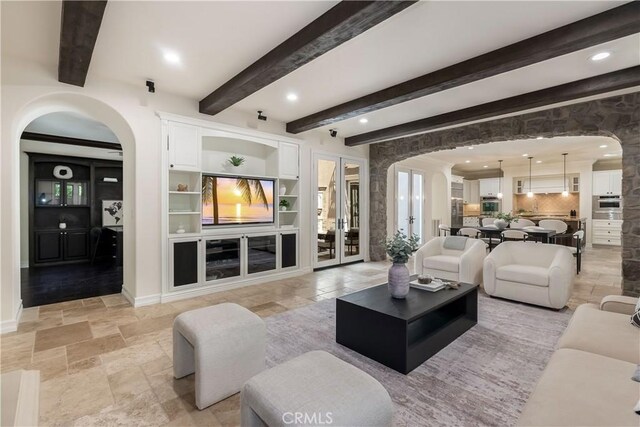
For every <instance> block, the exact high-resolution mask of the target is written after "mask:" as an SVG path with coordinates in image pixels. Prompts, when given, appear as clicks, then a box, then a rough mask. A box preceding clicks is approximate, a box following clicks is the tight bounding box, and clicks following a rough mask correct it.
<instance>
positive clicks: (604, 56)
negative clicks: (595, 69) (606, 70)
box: [591, 52, 611, 61]
mask: <svg viewBox="0 0 640 427" xmlns="http://www.w3.org/2000/svg"><path fill="white" fill-rule="evenodd" d="M610 56H611V52H598V53H596V54H595V55H592V56H591V60H592V61H602V60H603V59H607V58H608V57H610Z"/></svg>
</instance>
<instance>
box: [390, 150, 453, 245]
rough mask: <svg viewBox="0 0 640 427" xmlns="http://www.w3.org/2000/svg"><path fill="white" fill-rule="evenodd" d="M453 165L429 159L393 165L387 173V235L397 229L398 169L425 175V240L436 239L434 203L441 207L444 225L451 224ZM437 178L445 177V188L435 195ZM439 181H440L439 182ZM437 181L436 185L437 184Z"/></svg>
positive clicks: (422, 158) (437, 190)
mask: <svg viewBox="0 0 640 427" xmlns="http://www.w3.org/2000/svg"><path fill="white" fill-rule="evenodd" d="M451 166H452V165H451V164H449V163H445V162H441V161H439V160H435V159H427V158H424V157H418V158H414V159H407V160H403V161H401V162H398V163H395V164H393V165H392V166H391V167H390V168H389V170H388V171H387V235H389V236H391V235H393V233H394V232H395V227H396V225H395V224H396V218H395V216H396V197H397V195H396V189H397V186H396V172H397V169H398V168H404V169H412V170H415V171H419V172H421V173H422V174H423V177H424V182H423V188H424V204H425V205H424V210H423V212H424V221H423V230H424V232H425V233H424V240H425V241H428V240H429V239H431V238H432V237H434V235H433V233H432V232H431V220H432V219H434V209H433V205H434V203H437V204H438V205H439V208H440V209H437V210H436V211H435V212H437V211H438V210H439V211H440V213H439V215H441V216H442V218H440V219H441V220H442V223H443V224H450V223H451V203H450V200H451ZM435 176H444V178H445V181H446V182H445V183H443V185H444V188H437V187H436V189H435V191H436V193H437V194H434V188H433V185H432V184H433V181H434V177H435ZM437 181H439V180H437ZM437 181H436V183H437Z"/></svg>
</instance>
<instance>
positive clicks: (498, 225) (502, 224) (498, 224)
mask: <svg viewBox="0 0 640 427" xmlns="http://www.w3.org/2000/svg"><path fill="white" fill-rule="evenodd" d="M493 225H495V226H496V228H497V229H498V230H504V229H505V228H507V225H509V223H508V222H507V221H505V220H504V219H496V220H495V221H494V223H493Z"/></svg>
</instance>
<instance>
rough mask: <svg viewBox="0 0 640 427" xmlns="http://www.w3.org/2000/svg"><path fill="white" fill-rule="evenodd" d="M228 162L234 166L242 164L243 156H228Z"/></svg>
mask: <svg viewBox="0 0 640 427" xmlns="http://www.w3.org/2000/svg"><path fill="white" fill-rule="evenodd" d="M228 162H229V164H230V165H231V166H235V167H238V166H242V164H243V163H244V157H240V156H231V157H229V160H228Z"/></svg>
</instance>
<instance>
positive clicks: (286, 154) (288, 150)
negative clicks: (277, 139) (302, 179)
mask: <svg viewBox="0 0 640 427" xmlns="http://www.w3.org/2000/svg"><path fill="white" fill-rule="evenodd" d="M278 162H279V163H280V164H279V168H278V170H279V177H280V178H283V179H298V176H299V175H300V173H299V170H298V145H296V144H293V143H290V142H281V143H280V149H279V150H278Z"/></svg>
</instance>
